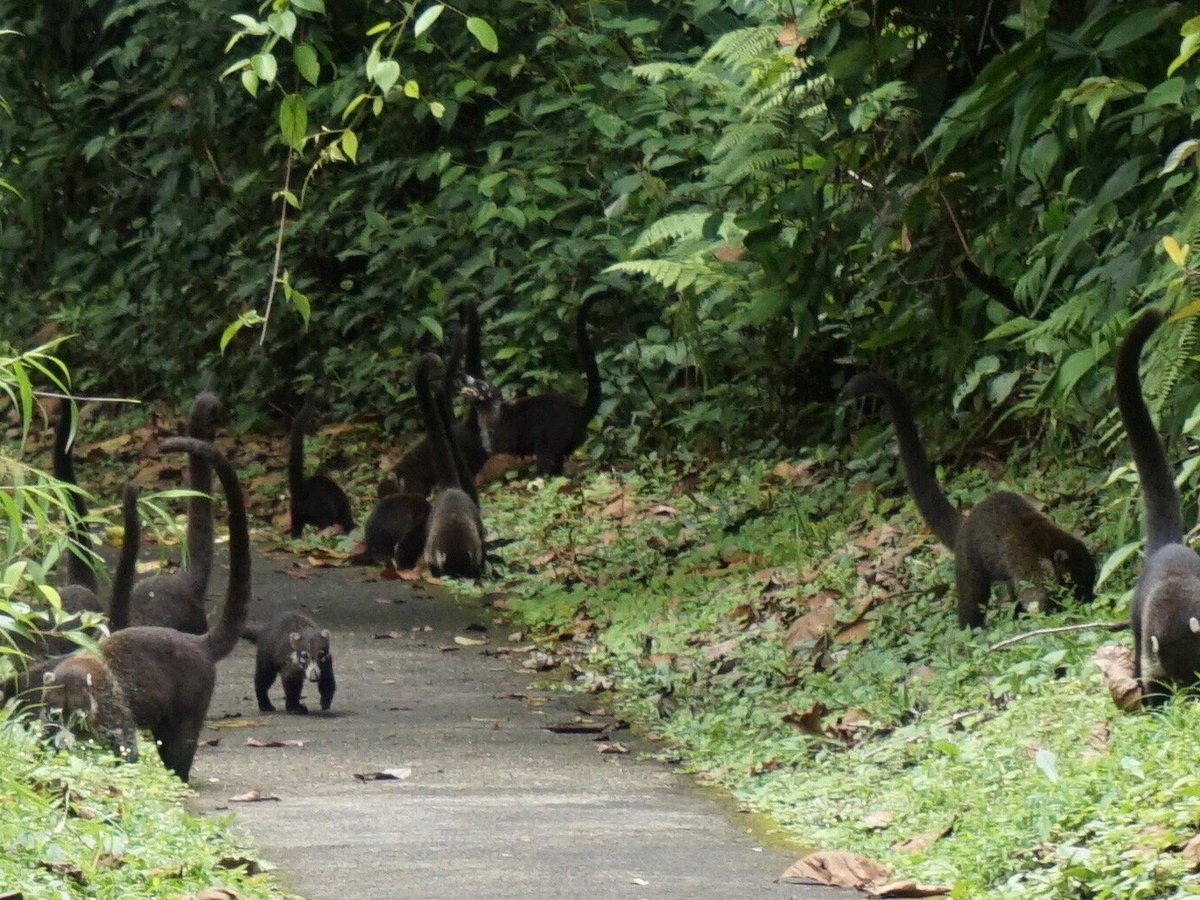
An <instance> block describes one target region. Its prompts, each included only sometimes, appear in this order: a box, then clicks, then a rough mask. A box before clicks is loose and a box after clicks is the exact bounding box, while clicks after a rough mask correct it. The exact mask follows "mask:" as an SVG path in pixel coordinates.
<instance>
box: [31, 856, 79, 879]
mask: <svg viewBox="0 0 1200 900" xmlns="http://www.w3.org/2000/svg"><path fill="white" fill-rule="evenodd" d="M38 868H41V869H45V870H46V871H47V872H53V873H54V874H55V875H61V876H65V877H67V878H70V879H71V880H72V881H74V882H75V883H77V884H87V878H86V877H85V876H84V874H83V869H81V868H80V867H79V866H77V865H75V864H74V863H69V862H63V861H50V860H45V859H42V860H38Z"/></svg>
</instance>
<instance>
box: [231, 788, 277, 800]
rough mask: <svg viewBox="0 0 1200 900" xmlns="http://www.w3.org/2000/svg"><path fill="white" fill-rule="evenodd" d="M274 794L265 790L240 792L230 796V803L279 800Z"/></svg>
mask: <svg viewBox="0 0 1200 900" xmlns="http://www.w3.org/2000/svg"><path fill="white" fill-rule="evenodd" d="M278 799H279V798H278V797H276V796H275V795H274V794H268V793H266V792H265V791H246V793H244V794H238V795H237V796H236V797H230V798H229V802H230V803H262V802H263V801H264V800H278Z"/></svg>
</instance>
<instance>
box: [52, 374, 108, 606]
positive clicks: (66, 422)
mask: <svg viewBox="0 0 1200 900" xmlns="http://www.w3.org/2000/svg"><path fill="white" fill-rule="evenodd" d="M72 419H73V416H72V406H71V402H70V401H69V400H67V399H65V398H64V399H62V400H60V401H59V409H58V422H57V424H56V425H55V427H54V453H53V461H52V464H53V471H54V477H55V478H57V479H58V480H59V481H61V482H63V483H64V484H68V485H70V486H71V489H72V490H71V507H72V509H73V511H74V515H73V516H71V515H69V516H68V517H67V536H68V538H69V540H70V546H69V547H68V550H67V561H66V562H67V565H66V569H67V571H66V577H65V579H64V582H63V585H62V587H61V588H60V589H59V592H58V593H59V596H60V597H61V598H62V605H63V609H64V610H66V611H67V612H72V613H78V612H83V611H84V610H90V611H92V612H103V611H104V604H103V603H102V602H101V600H100V597H99V595H98V594H97V591H98V590H99V581H98V579H97V578H96V572H95V570H94V569H93V568H92V566H93V565H94V564H95V563H97V562H99V559H100V558H99V557H98V556H97V555H96V552H95V550H94V549H93V547H92V540H91V538H92V535H91V530H90V529H89V528H88V527H87V525H86V524H84V522H85V520H86V519H87V514H88V508H87V503H86V501H85V500H84V499H83V494H82V492H81V491H80V490H79V482H78V481H76V479H75V463H74V461H73V460H72V459H71V423H72Z"/></svg>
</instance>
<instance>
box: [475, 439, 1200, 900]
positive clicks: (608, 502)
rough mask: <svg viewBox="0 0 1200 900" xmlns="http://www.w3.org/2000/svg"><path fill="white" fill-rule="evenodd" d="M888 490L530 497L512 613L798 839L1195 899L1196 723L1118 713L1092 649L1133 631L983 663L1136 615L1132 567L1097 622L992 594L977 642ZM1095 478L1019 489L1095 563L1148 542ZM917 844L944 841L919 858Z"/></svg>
mask: <svg viewBox="0 0 1200 900" xmlns="http://www.w3.org/2000/svg"><path fill="white" fill-rule="evenodd" d="M689 479H690V481H689ZM880 480H882V476H878V475H872V476H869V478H867V479H866V481H864V482H861V483H857V484H854V485H852V486H848V485H847V473H846V472H845V471H844V469H843V468H842V467H840V466H839V465H838V464H836V463H832V462H821V461H818V462H817V463H816V464H815V467H814V468H813V470H812V472H811V473H810V476H809V477H802V478H801V479H800V480H798V481H797V480H792V481H788V480H781V479H778V478H774V477H772V476H771V475H770V473H769V467H767V466H765V465H763V464H753V463H752V464H744V465H743V466H742V467H741V468H740V469H739V470H737V472H736V473H730V472H729V470H726V474H717V473H716V472H715V471H714V472H706V473H703V474H702V475H701V476H700V477H699V478H696V477H695V476H694V473H693V474H692V475H691V476H688V477H686V478H684V477H681V476H679V475H675V474H670V473H667V472H665V471H663V470H662V469H661V468H658V467H655V466H652V465H648V466H646V467H645V468H643V469H642V470H641V471H638V472H632V473H621V474H614V473H609V474H602V475H593V476H591V477H590V478H586V479H585V480H584V482H583V485H582V487H580V488H576V487H570V486H567V485H566V484H565V483H563V482H550V483H549V484H548V485H546V486H545V487H543V488H541V489H538V488H537V486H536V484H535V486H534V487H533V488H531V489H525V488H523V487H521V486H520V485H519V484H514V485H511V486H509V487H508V488H506V489H504V490H492V491H490V492H489V494H488V496H487V497H486V498H485V499H484V505H485V507H486V509H487V515H488V523H489V530H490V531H491V532H492V533H493V534H496V535H500V536H504V537H516V538H517V540H516V541H515V542H514V543H512V544H509V545H508V546H506V547H505V548H503V549H502V550H501V551H500V555H501V557H502V558H503V560H504V562H505V563H506V564H507V565H508V567H509V572H510V578H509V582H510V583H509V585H508V588H509V590H511V591H512V592H513V593H514V595H515V596H514V599H512V600H511V601H509V604H508V608H509V615H510V616H512V617H513V618H514V619H515V620H516V621H518V622H519V623H521V624H522V625H523V626H524V627H526V628H527V629H529V630H530V631H531V633H533V634H536V635H540V636H542V637H543V638H545V639H547V641H548V642H551V644H552V646H553V648H554V649H556V650H559V651H561V650H562V648H563V647H570V648H575V652H574V665H575V666H576V667H577V668H578V669H582V670H585V671H586V670H597V671H603V672H606V673H610V674H612V675H614V676H615V677H616V681H617V685H618V687H617V690H618V693H619V696H620V700H621V703H622V705H623V708H624V710H625V713H626V715H628V716H629V717H631V718H632V719H633V720H634V721H636V722H637V723H638V724H639V726H640V728H641V729H642V730H643V731H644V732H647V733H649V734H650V735H651V736H652V737H654V738H661V739H662V740H663V742H664V746H666V747H667V748H668V749H667V750H666V751H665V752H664V755H665V756H669V757H671V758H678V759H681V761H682V763H683V765H684V766H685V767H686V768H688V769H689V770H691V771H693V772H695V773H697V774H698V775H699V776H700V777H702V778H703V779H706V780H710V781H712V782H714V783H717V784H720V785H723V786H725V787H727V788H728V789H729V790H731V791H732V792H733V793H734V794H735V796H736V797H738V798H739V800H740V801H741V802H742V803H744V804H746V805H748V806H751V807H753V808H755V809H757V810H761V811H765V812H767V813H769V815H770V816H771V817H772V818H773V819H774V820H775V821H776V822H777V823H778V826H779V828H780V829H782V830H783V831H784V832H785V833H786V835H787V836H788V838H789V839H790V840H791V841H793V842H798V843H801V844H803V845H806V846H811V847H824V848H837V849H846V850H855V851H859V852H862V853H865V854H867V855H870V856H873V857H876V858H878V859H880V860H881V861H883V862H885V863H886V864H888V865H889V866H890V867H891V868H892V870H893V871H894V872H895V874H896V875H897V877H901V876H903V877H915V878H919V879H920V880H923V881H933V882H940V883H945V884H950V885H952V886H953V892H954V895H955V896H961V897H981V896H988V897H1001V896H1012V897H1031V896H1037V897H1080V896H1088V897H1121V898H1127V897H1157V896H1168V895H1175V894H1176V893H1181V894H1191V893H1200V875H1197V874H1196V873H1194V872H1192V871H1191V866H1190V865H1188V864H1187V863H1186V862H1185V861H1184V859H1183V857H1182V855H1181V853H1180V852H1179V850H1180V848H1181V847H1182V845H1183V844H1184V843H1186V842H1187V841H1188V840H1189V839H1190V838H1192V837H1193V836H1194V835H1195V834H1196V833H1197V830H1198V828H1200V776H1197V767H1196V765H1197V763H1196V761H1197V760H1198V759H1200V707H1198V706H1197V705H1196V704H1195V703H1192V702H1188V701H1186V700H1176V701H1172V702H1171V703H1170V704H1168V705H1167V706H1166V707H1165V709H1163V710H1162V711H1160V712H1153V713H1138V714H1133V715H1130V714H1124V713H1120V712H1118V711H1117V710H1116V708H1115V707H1114V706H1113V704H1112V702H1111V701H1110V700H1109V698H1108V694H1107V691H1106V689H1105V687H1104V685H1103V683H1102V680H1101V678H1100V675H1099V672H1098V670H1097V669H1096V667H1095V666H1094V664H1092V662H1091V660H1090V658H1091V655H1092V653H1093V652H1094V650H1095V649H1096V648H1097V647H1098V646H1099V645H1100V644H1102V643H1105V642H1107V641H1111V640H1120V641H1123V642H1125V643H1128V641H1129V635H1128V632H1122V633H1118V634H1117V635H1116V636H1115V637H1114V635H1113V634H1111V633H1109V632H1104V631H1085V632H1076V633H1071V634H1066V635H1050V636H1042V637H1036V638H1033V639H1030V640H1027V641H1024V642H1021V643H1017V644H1014V645H1013V646H1011V647H1009V648H1006V649H1002V650H997V651H994V652H993V651H989V649H988V647H989V646H990V645H991V644H992V643H994V642H995V641H998V640H1001V639H1003V638H1004V637H1007V636H1011V635H1014V634H1017V633H1020V632H1024V631H1028V630H1031V629H1033V628H1035V627H1041V626H1046V625H1056V624H1067V623H1072V622H1080V621H1090V620H1093V619H1110V620H1115V619H1122V618H1124V617H1125V616H1126V615H1127V612H1126V610H1127V603H1128V595H1127V589H1128V588H1129V587H1130V586H1132V583H1133V580H1134V578H1135V577H1136V571H1137V566H1138V564H1139V560H1140V557H1139V556H1138V554H1133V555H1132V556H1130V557H1129V558H1128V559H1127V560H1125V561H1124V563H1123V564H1121V565H1120V566H1118V567H1116V569H1115V571H1114V573H1113V574H1112V576H1111V577H1110V578H1109V579H1108V580H1107V581H1106V582H1105V583H1104V585H1103V586H1102V589H1101V591H1100V595H1099V596H1098V597H1097V599H1096V601H1095V602H1094V603H1093V604H1092V605H1091V606H1090V607H1081V606H1079V605H1075V604H1073V603H1072V602H1070V601H1068V602H1066V604H1065V607H1064V609H1063V610H1062V611H1059V612H1056V613H1053V614H1048V615H1043V616H1038V617H1036V618H1029V617H1022V618H1018V619H1014V618H1013V617H1012V615H1011V614H1010V613H1009V611H1008V610H1009V606H1008V604H1007V602H1002V599H1001V594H1000V592H999V590H997V592H996V594H995V595H994V596H993V599H992V604H991V606H990V608H989V627H988V629H987V630H986V631H985V632H975V633H970V632H963V631H961V630H960V629H958V628H957V627H956V625H955V623H954V612H953V602H954V600H953V589H952V583H953V563H952V558H951V556H950V554H949V553H948V552H947V551H946V550H944V549H943V548H940V547H938V546H937V545H936V541H935V540H934V539H933V538H932V537H930V536H929V535H928V534H927V532H926V531H925V529H924V528H923V527H922V526H921V524H920V522H919V520H918V519H917V518H916V515H915V511H914V509H913V507H912V504H911V501H910V500H909V499H908V497H907V495H905V494H903V493H902V492H900V491H898V490H896V489H895V485H891V486H890V487H889V489H888V494H887V495H885V494H884V493H881V492H880V491H879V490H877V489H876V487H875V482H877V481H880ZM1102 480H1103V478H1102V476H1097V475H1096V473H1094V472H1093V473H1088V472H1084V471H1080V470H1076V469H1064V470H1061V471H1053V472H1049V473H1046V474H1044V475H1042V476H1041V477H1040V478H1039V482H1038V483H1036V484H1023V485H1020V487H1021V488H1022V489H1023V490H1025V491H1026V492H1028V493H1031V494H1033V495H1035V496H1038V497H1040V498H1043V499H1046V500H1048V501H1049V502H1047V504H1046V506H1047V510H1048V512H1049V513H1050V514H1051V515H1052V516H1054V517H1055V518H1056V519H1057V520H1058V521H1059V522H1060V523H1061V524H1064V525H1066V526H1068V527H1072V528H1074V529H1076V530H1078V531H1079V532H1081V533H1084V534H1087V535H1089V538H1088V543H1089V545H1090V546H1091V548H1092V549H1093V552H1095V553H1096V555H1097V558H1098V561H1100V562H1102V561H1103V560H1104V559H1105V558H1106V557H1107V556H1108V554H1109V553H1111V552H1112V551H1113V550H1114V549H1115V548H1116V547H1119V546H1121V545H1123V544H1126V543H1127V542H1128V541H1130V540H1132V539H1133V538H1134V537H1135V536H1136V532H1134V531H1133V529H1136V527H1137V525H1136V523H1137V516H1136V515H1135V514H1133V512H1134V511H1135V510H1136V505H1135V504H1136V494H1133V493H1131V491H1130V488H1129V486H1128V485H1127V484H1125V483H1123V482H1122V483H1117V484H1115V485H1112V486H1109V487H1107V488H1103V489H1101V488H1100V487H1099V484H1100V482H1102ZM681 485H682V486H681ZM998 486H1001V485H999V484H997V483H996V482H995V480H993V479H988V478H985V477H983V476H981V475H978V474H976V475H975V476H973V477H972V478H971V480H969V481H968V480H965V479H964V480H961V481H955V482H954V483H953V484H952V485H951V487H952V490H951V494H952V497H954V498H955V499H956V500H958V501H960V502H962V503H963V505H964V506H969V505H970V503H972V502H974V501H975V500H977V499H979V497H981V496H982V495H983V494H984V493H986V492H987V491H989V490H993V489H995V488H996V487H998ZM1009 486H1011V483H1010V484H1009ZM685 488H686V489H685ZM1064 495H1066V496H1068V497H1070V498H1072V499H1071V501H1070V502H1063V503H1058V504H1056V503H1055V502H1053V498H1054V497H1056V496H1064ZM1080 497H1083V498H1086V499H1085V500H1082V501H1081V500H1079V499H1077V498H1080ZM813 598H816V599H818V600H823V601H829V602H832V603H833V604H834V617H833V624H832V625H830V627H829V628H828V629H826V630H827V631H828V634H827V635H818V636H816V637H806V638H799V639H794V640H788V637H787V635H788V630H789V628H791V627H792V626H793V624H794V623H795V622H796V621H797V620H798V619H800V618H801V616H802V615H804V614H805V613H807V612H808V610H809V609H810V600H812V599H813ZM856 622H857V623H859V624H857V626H856V627H854V628H850V626H851V625H854V624H855V623H856ZM847 629H849V630H847ZM580 634H582V635H584V640H583V641H579V640H578V639H577V640H575V641H572V642H569V643H568V642H565V641H562V640H560V639H561V638H563V637H565V636H567V635H571V636H575V635H580ZM867 817H870V818H869V819H868V818H867ZM864 820H866V821H864ZM868 823H870V824H868ZM943 832H944V833H943ZM922 835H925V836H928V837H930V838H931V839H932V836H934V835H940V836H939V837H937V838H936V840H932V842H931V843H928V846H925V847H922V848H919V849H906V848H905V847H903V846H900V843H901V842H902V841H906V840H909V839H912V838H916V837H919V836H922Z"/></svg>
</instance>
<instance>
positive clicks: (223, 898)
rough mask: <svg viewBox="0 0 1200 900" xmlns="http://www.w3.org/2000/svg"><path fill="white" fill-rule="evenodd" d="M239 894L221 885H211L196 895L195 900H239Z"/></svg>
mask: <svg viewBox="0 0 1200 900" xmlns="http://www.w3.org/2000/svg"><path fill="white" fill-rule="evenodd" d="M241 896H242V895H241V894H239V893H238V892H237V891H235V890H234V889H233V888H227V887H224V886H222V885H213V886H212V887H206V888H205V889H204V890H202V891H201V892H200V893H198V894H197V895H196V900H241Z"/></svg>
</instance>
